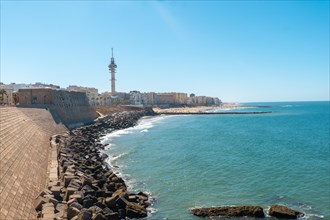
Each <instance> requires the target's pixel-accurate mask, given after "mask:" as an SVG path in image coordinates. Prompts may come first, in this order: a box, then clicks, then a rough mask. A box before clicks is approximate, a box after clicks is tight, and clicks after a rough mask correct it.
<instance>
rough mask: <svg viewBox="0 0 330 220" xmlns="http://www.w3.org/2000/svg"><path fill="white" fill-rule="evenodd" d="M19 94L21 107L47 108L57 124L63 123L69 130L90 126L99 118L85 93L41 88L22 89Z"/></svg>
mask: <svg viewBox="0 0 330 220" xmlns="http://www.w3.org/2000/svg"><path fill="white" fill-rule="evenodd" d="M18 94H19V106H20V107H32V108H47V109H49V110H50V111H51V113H52V115H53V117H54V120H55V121H56V122H59V121H60V122H62V123H63V124H65V126H66V127H68V128H69V129H71V128H74V127H78V126H81V125H84V124H88V123H90V122H92V121H93V120H94V119H95V118H96V117H97V113H96V112H95V110H94V109H93V108H92V107H91V106H90V105H89V103H88V99H87V96H86V93H84V92H73V91H71V92H69V91H65V90H53V89H47V88H40V89H20V90H19V91H18Z"/></svg>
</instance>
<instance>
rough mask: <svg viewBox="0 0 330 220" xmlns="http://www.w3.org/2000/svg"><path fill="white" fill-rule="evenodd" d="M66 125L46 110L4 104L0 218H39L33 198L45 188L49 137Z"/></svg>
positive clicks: (0, 140) (0, 137)
mask: <svg viewBox="0 0 330 220" xmlns="http://www.w3.org/2000/svg"><path fill="white" fill-rule="evenodd" d="M64 131H66V128H65V127H64V126H63V125H62V124H56V123H55V122H54V120H53V117H52V115H51V114H50V112H49V111H47V110H46V109H37V108H32V109H31V108H16V107H0V198H1V199H0V219H1V220H2V219H36V211H35V210H34V206H33V201H34V199H35V198H36V196H37V195H38V193H39V192H40V191H41V190H42V189H44V188H45V186H46V183H47V179H48V174H47V169H48V167H49V156H50V143H49V138H50V136H51V135H53V134H55V133H62V132H64Z"/></svg>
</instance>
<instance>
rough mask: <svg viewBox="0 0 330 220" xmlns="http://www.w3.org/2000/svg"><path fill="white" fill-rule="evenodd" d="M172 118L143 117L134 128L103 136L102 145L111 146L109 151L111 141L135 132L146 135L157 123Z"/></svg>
mask: <svg viewBox="0 0 330 220" xmlns="http://www.w3.org/2000/svg"><path fill="white" fill-rule="evenodd" d="M170 117H173V116H156V117H149V116H147V117H143V118H142V119H140V120H139V121H138V123H137V125H136V126H134V127H130V128H126V129H122V130H116V131H113V132H111V133H109V134H107V135H105V136H103V137H102V139H101V143H102V144H109V145H110V146H109V147H107V149H108V148H110V147H111V141H112V140H113V139H114V138H118V137H121V136H123V135H127V134H131V133H135V132H140V133H146V132H148V131H149V129H150V128H152V127H154V126H155V124H156V123H159V122H161V121H162V120H164V119H166V118H170Z"/></svg>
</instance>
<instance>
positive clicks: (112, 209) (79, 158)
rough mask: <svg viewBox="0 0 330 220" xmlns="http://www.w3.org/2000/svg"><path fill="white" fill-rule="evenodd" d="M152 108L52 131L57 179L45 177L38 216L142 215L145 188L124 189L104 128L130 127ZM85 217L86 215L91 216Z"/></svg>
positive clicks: (108, 130) (145, 204) (37, 204)
mask: <svg viewBox="0 0 330 220" xmlns="http://www.w3.org/2000/svg"><path fill="white" fill-rule="evenodd" d="M148 115H154V113H153V112H152V111H150V110H141V111H129V112H121V113H115V114H112V115H110V116H107V117H104V118H103V119H99V120H97V121H95V122H94V123H93V124H91V125H87V126H84V127H80V128H76V129H73V130H72V131H70V132H66V133H65V134H63V135H55V136H53V137H52V140H51V143H53V145H55V146H54V147H55V149H56V151H57V162H58V170H57V171H58V176H59V177H58V179H57V181H56V180H55V179H53V180H52V181H50V182H49V185H48V189H45V190H44V191H42V192H41V193H40V194H39V196H38V197H37V198H36V200H35V209H36V211H37V212H38V217H39V218H45V217H47V218H60V219H69V220H70V219H85V217H86V216H89V217H91V218H93V219H94V218H97V219H109V218H110V219H124V218H126V217H127V218H145V217H147V215H148V212H147V207H149V206H150V205H151V202H150V200H149V196H148V194H146V193H144V192H139V193H133V192H129V191H128V190H127V186H126V183H125V181H124V180H123V179H122V178H121V177H120V176H117V175H116V174H115V173H114V171H113V169H112V168H111V167H110V166H109V165H108V164H107V162H106V159H107V158H108V155H106V154H105V153H103V152H104V149H105V148H106V146H107V145H106V144H102V143H101V140H102V137H103V136H105V135H106V134H108V133H111V132H114V131H117V130H121V129H125V128H129V127H133V126H135V125H136V124H137V122H138V120H139V119H140V118H142V117H143V116H148ZM89 217H88V218H89Z"/></svg>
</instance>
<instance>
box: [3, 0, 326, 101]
mask: <svg viewBox="0 0 330 220" xmlns="http://www.w3.org/2000/svg"><path fill="white" fill-rule="evenodd" d="M112 47H113V48H114V56H115V61H116V63H117V65H118V68H117V75H116V76H117V91H121V92H129V91H131V90H139V91H141V92H150V91H156V92H172V91H173V92H174V91H175V92H186V93H188V94H189V93H195V94H196V95H208V96H217V97H219V98H221V99H222V100H223V101H226V102H236V101H237V102H248V101H293V100H295V101H302V100H329V1H206V2H205V1H134V2H133V1H124V2H121V1H111V2H110V1H69V2H67V1H17V2H15V1H1V79H0V81H1V82H4V83H11V82H16V83H34V82H43V83H53V84H57V85H60V86H61V87H67V86H68V85H80V86H87V87H96V88H98V89H99V91H100V92H103V91H109V90H110V81H109V79H110V75H109V72H108V67H107V65H108V64H109V62H110V58H111V48H112Z"/></svg>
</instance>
